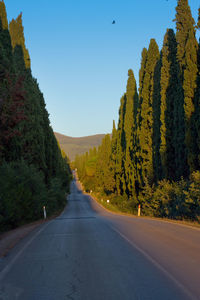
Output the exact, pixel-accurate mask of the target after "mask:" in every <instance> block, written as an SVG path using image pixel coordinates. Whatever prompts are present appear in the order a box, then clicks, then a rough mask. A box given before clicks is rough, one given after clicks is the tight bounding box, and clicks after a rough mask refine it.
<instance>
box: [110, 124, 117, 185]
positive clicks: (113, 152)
mask: <svg viewBox="0 0 200 300" xmlns="http://www.w3.org/2000/svg"><path fill="white" fill-rule="evenodd" d="M116 155H117V129H116V126H115V121H114V120H113V129H112V139H111V170H112V172H113V178H114V181H115V186H114V191H116Z"/></svg>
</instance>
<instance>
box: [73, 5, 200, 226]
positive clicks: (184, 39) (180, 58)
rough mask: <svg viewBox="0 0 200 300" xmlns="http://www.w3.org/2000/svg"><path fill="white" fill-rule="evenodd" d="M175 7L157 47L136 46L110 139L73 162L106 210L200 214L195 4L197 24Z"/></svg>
mask: <svg viewBox="0 0 200 300" xmlns="http://www.w3.org/2000/svg"><path fill="white" fill-rule="evenodd" d="M176 12H177V13H176V19H175V21H176V28H177V31H176V35H175V33H174V31H173V30H172V29H168V30H167V32H166V34H165V37H164V42H163V47H162V51H161V53H160V52H159V49H158V46H157V44H156V41H155V40H154V39H151V41H150V44H149V48H148V50H147V49H146V48H144V49H143V51H142V58H141V68H140V72H139V96H138V94H137V87H136V82H135V78H134V75H133V71H132V70H129V71H128V81H127V87H126V93H125V94H124V95H123V97H122V98H121V101H120V109H119V120H118V127H117V129H116V128H115V124H113V131H112V139H111V140H110V138H109V137H108V136H106V137H105V138H104V139H103V141H102V144H101V145H100V146H99V148H98V151H97V152H96V153H95V155H94V154H93V155H92V154H91V153H86V154H84V155H83V156H79V157H77V159H76V161H75V167H76V168H77V169H78V173H79V177H80V179H81V180H82V182H83V183H84V186H85V188H86V189H87V190H88V191H89V190H91V189H92V190H93V191H95V193H96V194H97V195H99V196H101V197H102V200H103V199H104V198H105V199H106V197H107V195H108V194H109V199H110V207H112V209H115V210H120V211H123V212H131V213H134V214H136V213H137V206H138V204H139V203H140V204H141V206H142V214H143V215H150V216H155V217H164V218H172V219H191V220H195V221H200V174H199V172H200V75H199V74H200V43H199V46H197V41H196V37H195V30H196V28H198V29H199V28H200V21H199V20H200V9H199V19H198V23H197V26H196V27H195V26H194V25H195V24H194V20H193V18H192V15H191V11H190V7H189V5H188V1H187V0H178V3H177V7H176ZM194 170H196V171H195V172H193V171H194ZM189 175H190V176H189ZM105 199H104V200H105ZM107 207H108V208H109V205H107Z"/></svg>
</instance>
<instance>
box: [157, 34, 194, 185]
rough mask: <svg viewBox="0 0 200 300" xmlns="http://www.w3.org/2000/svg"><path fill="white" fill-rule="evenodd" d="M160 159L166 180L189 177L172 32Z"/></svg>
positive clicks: (165, 59)
mask: <svg viewBox="0 0 200 300" xmlns="http://www.w3.org/2000/svg"><path fill="white" fill-rule="evenodd" d="M160 155H161V160H162V171H163V176H164V178H167V179H172V180H178V179H180V177H181V176H184V177H187V175H188V172H187V154H186V147H185V121H184V96H183V89H182V84H181V73H180V67H179V64H178V62H177V43H176V38H175V34H174V31H173V30H172V29H168V30H167V32H166V34H165V37H164V42H163V48H162V69H161V147H160Z"/></svg>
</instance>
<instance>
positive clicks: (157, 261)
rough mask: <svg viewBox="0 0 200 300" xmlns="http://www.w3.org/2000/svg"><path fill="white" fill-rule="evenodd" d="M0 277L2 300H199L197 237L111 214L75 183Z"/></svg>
mask: <svg viewBox="0 0 200 300" xmlns="http://www.w3.org/2000/svg"><path fill="white" fill-rule="evenodd" d="M0 271H1V272H0V300H15V299H20V300H44V299H45V300H67V299H82V300H118V299H119V300H126V299H127V300H128V299H130V300H134V299H138V300H139V299H140V300H143V299H152V300H156V299H159V300H164V299H169V300H179V299H180V300H185V299H193V300H195V299H200V230H199V229H193V228H190V227H187V226H182V225H176V224H172V223H168V222H162V221H157V220H152V219H144V218H137V217H127V216H122V215H115V214H112V213H109V212H108V211H106V210H104V209H103V208H102V207H101V206H99V205H98V204H97V203H96V202H95V201H94V200H92V199H91V198H90V197H89V196H87V195H83V194H82V193H81V191H80V190H79V189H78V188H77V183H76V182H75V181H74V182H73V183H72V185H71V194H70V196H69V199H68V205H67V207H66V209H65V211H64V212H63V213H62V215H60V216H59V217H58V218H57V219H55V220H53V221H50V222H48V223H45V224H44V225H41V226H40V227H39V228H37V229H36V230H34V231H33V232H32V233H31V234H30V235H29V236H28V237H26V238H25V239H24V240H23V241H21V242H20V243H19V244H18V245H17V246H16V247H15V248H14V249H13V250H12V251H11V252H10V253H9V255H8V256H7V257H6V258H3V259H1V260H0Z"/></svg>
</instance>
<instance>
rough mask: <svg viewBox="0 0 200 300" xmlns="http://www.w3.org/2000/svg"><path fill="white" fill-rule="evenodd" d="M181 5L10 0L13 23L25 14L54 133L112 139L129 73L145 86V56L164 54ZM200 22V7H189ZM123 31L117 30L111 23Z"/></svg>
mask: <svg viewBox="0 0 200 300" xmlns="http://www.w3.org/2000/svg"><path fill="white" fill-rule="evenodd" d="M176 3H177V1H176V0H168V1H167V0H152V1H150V0H57V1H55V0H54V1H53V0H17V1H14V0H5V4H6V7H7V14H8V19H9V21H10V20H11V19H12V18H16V17H17V15H18V14H19V13H20V12H22V13H23V25H24V31H25V39H26V46H27V48H28V50H29V53H30V56H31V63H32V72H33V75H34V77H36V78H37V80H38V82H39V85H40V89H41V91H42V92H43V94H44V97H45V101H46V105H47V110H48V112H49V114H50V121H51V125H52V127H53V129H54V131H57V132H60V133H62V134H65V135H69V136H76V137H78V136H86V135H91V134H97V133H108V132H111V130H112V120H113V119H115V120H116V122H117V121H118V109H119V104H120V98H121V96H122V95H123V93H124V92H125V90H126V82H127V73H128V69H130V68H131V69H133V71H134V74H135V77H136V79H137V81H138V71H139V68H140V58H141V51H142V49H143V47H148V44H149V41H150V39H151V38H155V39H156V41H157V43H158V45H159V47H160V49H161V46H162V42H163V37H164V34H165V32H166V29H167V28H175V23H174V22H172V20H173V19H174V17H175V7H176ZM189 4H190V7H191V9H192V14H193V17H194V18H195V20H197V10H198V8H199V5H200V2H199V0H189ZM113 20H116V24H115V25H112V21H113Z"/></svg>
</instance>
